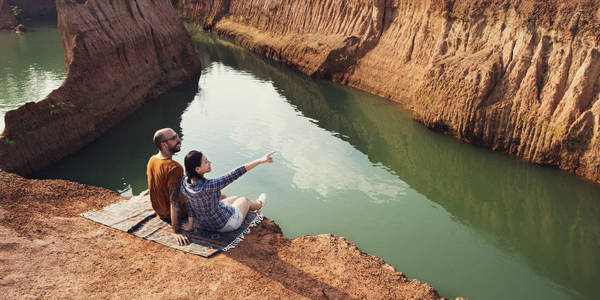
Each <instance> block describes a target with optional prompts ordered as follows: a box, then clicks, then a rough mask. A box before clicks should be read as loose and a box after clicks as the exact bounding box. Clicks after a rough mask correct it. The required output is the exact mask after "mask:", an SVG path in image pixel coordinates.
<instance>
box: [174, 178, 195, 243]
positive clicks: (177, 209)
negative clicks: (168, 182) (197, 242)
mask: <svg viewBox="0 0 600 300" xmlns="http://www.w3.org/2000/svg"><path fill="white" fill-rule="evenodd" d="M169 200H170V202H171V226H172V227H173V232H174V233H175V238H176V239H177V244H179V246H185V245H187V244H189V243H190V240H189V238H188V237H187V235H186V234H185V233H183V231H182V230H181V221H180V220H181V219H180V215H181V197H180V194H179V187H178V186H170V187H169Z"/></svg>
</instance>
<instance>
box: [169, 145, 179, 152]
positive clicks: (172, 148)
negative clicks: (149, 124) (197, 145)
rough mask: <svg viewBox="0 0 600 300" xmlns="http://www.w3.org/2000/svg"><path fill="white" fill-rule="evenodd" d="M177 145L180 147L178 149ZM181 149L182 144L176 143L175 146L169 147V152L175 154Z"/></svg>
mask: <svg viewBox="0 0 600 300" xmlns="http://www.w3.org/2000/svg"><path fill="white" fill-rule="evenodd" d="M177 147H179V149H177ZM180 150H181V144H176V145H175V146H173V147H169V152H171V154H175V153H177V152H179V151H180Z"/></svg>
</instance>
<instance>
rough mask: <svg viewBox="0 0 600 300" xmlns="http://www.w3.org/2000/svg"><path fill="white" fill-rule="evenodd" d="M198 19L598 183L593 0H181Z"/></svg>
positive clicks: (492, 144) (599, 59) (445, 125)
mask: <svg viewBox="0 0 600 300" xmlns="http://www.w3.org/2000/svg"><path fill="white" fill-rule="evenodd" d="M178 9H179V10H180V11H181V12H182V13H183V14H184V15H185V16H186V17H188V18H189V19H190V20H192V21H194V22H197V23H200V24H202V25H203V26H204V27H205V28H207V29H210V30H213V31H214V32H216V33H218V34H220V35H224V36H228V37H231V38H233V39H235V40H236V41H237V42H239V43H240V44H242V45H243V46H245V47H247V48H249V49H251V50H253V51H256V52H258V53H261V54H264V55H266V56H268V57H271V58H273V59H276V60H279V61H282V62H285V63H287V64H290V65H291V66H293V67H295V68H297V69H299V70H301V71H302V72H304V73H306V74H309V75H313V76H317V77H321V78H325V79H331V80H334V81H337V82H340V83H343V84H347V85H350V86H353V87H356V88H359V89H362V90H365V91H368V92H371V93H374V94H377V95H380V96H383V97H386V98H389V99H392V100H394V101H398V102H401V103H403V104H405V105H406V106H407V107H410V108H411V109H412V110H413V112H414V117H415V118H416V119H418V120H420V121H421V122H423V123H424V124H425V125H427V126H428V127H430V128H433V129H436V130H440V131H444V132H446V133H448V134H451V135H454V136H456V137H457V138H460V139H462V140H464V141H467V142H470V143H473V144H476V145H482V146H485V147H488V148H491V149H493V150H496V151H501V152H504V153H508V154H511V155H515V156H518V157H520V158H523V159H526V160H529V161H532V162H536V163H539V164H547V165H555V166H558V167H559V168H561V169H564V170H568V171H571V172H574V173H577V174H579V175H582V176H584V177H587V178H589V179H591V180H594V181H596V182H600V132H599V130H600V128H599V127H600V119H599V116H600V101H598V100H599V97H600V77H599V75H600V53H599V50H598V47H599V43H600V36H599V34H598V33H599V32H600V25H599V24H600V4H599V3H597V2H595V1H591V0H579V1H569V2H565V1H558V0H553V1H534V0H521V1H507V0H487V1H477V2H472V1H467V0H455V1H450V0H445V1H444V0H426V1H415V0H370V1H369V0H353V1H341V0H315V1H309V2H303V1H292V0H268V1H255V0H250V1H240V0H212V1H198V0H181V1H179V3H178Z"/></svg>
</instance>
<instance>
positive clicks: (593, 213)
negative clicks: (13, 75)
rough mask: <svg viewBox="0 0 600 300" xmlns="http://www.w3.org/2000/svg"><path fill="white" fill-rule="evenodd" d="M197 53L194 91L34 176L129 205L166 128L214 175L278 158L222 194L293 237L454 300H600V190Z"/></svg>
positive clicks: (321, 84)
mask: <svg viewBox="0 0 600 300" xmlns="http://www.w3.org/2000/svg"><path fill="white" fill-rule="evenodd" d="M196 42H197V46H198V51H199V53H200V57H201V60H202V62H203V66H204V71H203V74H202V76H201V78H200V81H199V82H198V84H197V85H196V84H193V85H191V86H186V87H181V88H178V89H176V90H174V91H172V92H170V93H169V94H167V95H165V96H163V97H161V98H160V99H157V100H155V101H151V102H149V103H148V104H147V105H146V106H144V107H143V108H142V109H141V110H140V111H138V112H137V113H135V114H134V115H133V116H132V117H130V118H129V119H127V120H125V121H124V122H123V123H121V124H120V125H118V126H117V127H115V128H114V129H113V130H111V131H110V132H109V133H108V134H106V135H105V136H104V137H102V138H101V139H99V140H98V141H96V142H94V143H93V144H91V145H89V146H88V147H86V148H85V149H84V150H83V151H81V152H80V153H78V154H76V155H73V156H72V157H70V158H69V159H67V160H65V161H63V162H61V163H59V164H56V165H55V166H53V167H52V168H51V169H48V170H45V171H43V172H40V173H39V174H37V175H36V177H39V178H66V179H70V180H74V181H78V182H83V183H87V184H92V185H97V186H102V187H106V188H109V189H113V190H116V191H119V192H120V193H122V194H125V195H129V194H137V193H139V192H141V191H143V190H145V189H146V177H145V166H146V162H147V159H148V157H149V156H150V155H152V154H153V153H154V152H155V149H154V146H153V145H152V142H151V137H152V134H153V132H154V130H155V129H157V128H161V127H172V128H174V129H175V130H176V131H178V132H179V134H180V135H181V136H182V139H183V147H182V151H181V152H180V153H179V154H178V155H176V157H175V159H176V160H178V161H180V162H181V161H182V160H183V156H184V155H185V153H187V152H188V151H189V150H192V149H198V150H201V151H203V152H204V153H205V154H207V156H208V157H209V159H210V160H211V161H212V162H213V171H212V173H211V174H212V175H213V176H218V175H221V174H223V173H224V172H226V171H228V170H230V169H232V168H234V167H237V166H239V165H240V164H242V163H245V162H247V161H249V160H251V159H254V158H256V157H258V156H260V155H262V154H264V153H266V152H267V151H270V150H272V149H277V150H279V154H277V155H276V156H275V160H276V163H274V164H270V165H264V166H260V167H258V168H257V169H255V170H252V171H251V172H249V173H248V174H246V175H244V176H243V177H242V178H240V179H239V180H238V181H236V182H235V183H234V184H232V185H230V186H229V187H228V188H227V189H226V190H225V193H227V194H229V195H234V194H237V195H246V196H249V197H256V196H258V194H259V193H260V192H262V191H265V192H267V193H268V194H269V199H270V200H269V203H268V206H267V207H266V208H265V209H264V213H265V214H266V215H267V216H268V217H269V218H271V219H274V220H275V221H276V222H277V223H278V224H279V225H280V226H281V228H282V230H283V232H284V234H285V235H286V236H288V237H295V236H298V235H303V234H321V233H334V234H338V235H341V236H345V237H347V238H348V239H350V240H351V241H353V242H354V243H356V244H357V245H358V247H359V248H360V249H362V250H363V251H365V252H368V253H370V254H374V255H377V256H379V257H382V258H383V259H385V261H386V262H388V263H390V264H392V265H394V266H395V267H396V268H397V269H398V270H399V271H402V272H404V273H405V274H406V275H407V276H408V277H411V278H417V279H419V280H421V281H422V282H427V283H429V284H431V285H432V286H433V287H435V288H436V289H437V290H438V291H439V292H440V294H441V295H443V296H447V297H454V296H463V297H468V298H470V299H506V298H512V299H593V298H595V297H596V295H597V294H598V293H599V292H600V286H599V285H598V282H599V280H600V271H599V270H600V185H597V184H593V183H590V182H587V181H585V180H582V179H580V178H578V177H575V176H572V175H569V174H565V173H563V172H560V171H557V170H555V169H551V168H544V167H539V166H535V165H532V164H528V163H525V162H522V161H518V160H515V159H512V158H510V157H506V156H504V155H501V154H498V153H494V152H491V151H488V150H485V149H479V148H476V147H472V146H470V145H467V144H464V143H461V142H459V141H456V140H454V139H452V138H449V137H446V136H444V135H441V134H438V133H435V132H432V131H429V130H427V129H426V128H424V127H423V126H422V125H421V124H419V123H417V122H415V121H413V120H411V118H410V116H409V114H408V113H407V112H405V111H403V110H402V109H401V108H399V107H398V106H397V105H395V104H393V103H390V102H388V101H385V100H383V99H380V98H377V97H374V96H371V95H368V94H366V93H363V92H360V91H357V90H353V89H350V88H347V87H342V86H339V85H336V84H332V83H329V82H325V81H320V80H314V79H311V78H308V77H306V76H304V75H302V74H299V73H298V72H295V71H293V70H291V69H289V68H288V67H285V66H282V65H280V64H278V63H274V62H270V61H268V60H265V59H262V58H260V57H258V56H257V55H254V54H252V53H250V52H248V51H246V50H244V49H242V48H240V47H238V46H236V45H234V44H232V43H230V42H227V41H224V40H220V39H217V38H215V37H213V36H210V35H206V34H205V35H201V36H200V37H198V38H197V39H196ZM56 43H57V44H60V40H57V41H56ZM2 51H3V50H2ZM24 51H25V50H24ZM32 51H33V50H32ZM38 51H39V50H38ZM27 59H30V58H27ZM55 62H56V63H57V64H58V63H60V62H62V54H60V55H58V54H57V55H56V59H55ZM4 76H5V75H3V77H2V78H3V80H4V78H8V76H9V75H6V76H7V77H4ZM2 84H4V82H3V83H2ZM24 84H28V83H27V82H26V83H24Z"/></svg>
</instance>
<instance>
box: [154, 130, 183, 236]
mask: <svg viewBox="0 0 600 300" xmlns="http://www.w3.org/2000/svg"><path fill="white" fill-rule="evenodd" d="M153 141H154V145H155V146H156V147H157V148H158V153H157V154H156V155H153V156H152V157H150V160H149V161H148V166H147V169H146V175H147V176H148V189H149V190H150V202H152V208H153V209H154V211H155V212H156V214H157V215H158V216H159V217H160V218H161V219H162V220H164V221H166V222H170V223H171V226H172V227H173V232H174V233H175V238H176V240H177V243H178V244H179V245H180V246H185V245H187V244H189V243H190V240H189V238H188V236H187V235H186V234H185V232H184V229H185V230H189V229H190V228H182V226H181V219H182V218H186V217H187V209H186V201H185V196H183V195H182V194H181V193H180V191H179V186H180V184H181V179H182V178H183V167H182V166H181V165H180V164H179V163H178V162H176V161H174V160H172V158H173V154H175V153H177V152H179V151H180V150H181V139H180V138H179V136H178V135H177V133H175V131H174V130H173V129H171V128H163V129H159V130H157V131H156V132H155V133H154V138H153Z"/></svg>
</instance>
